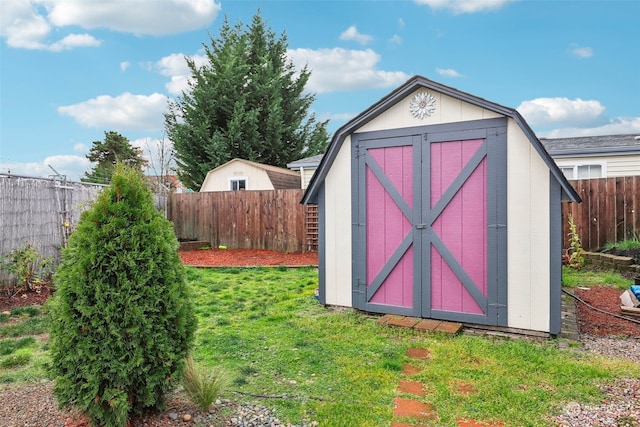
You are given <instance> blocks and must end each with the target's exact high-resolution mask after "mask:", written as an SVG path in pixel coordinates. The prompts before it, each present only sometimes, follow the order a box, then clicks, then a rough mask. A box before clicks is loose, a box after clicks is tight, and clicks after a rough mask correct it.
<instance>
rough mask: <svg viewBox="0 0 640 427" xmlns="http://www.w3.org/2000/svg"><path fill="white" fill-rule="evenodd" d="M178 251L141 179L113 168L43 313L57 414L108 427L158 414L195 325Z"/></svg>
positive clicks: (69, 249) (169, 227) (121, 168)
mask: <svg viewBox="0 0 640 427" xmlns="http://www.w3.org/2000/svg"><path fill="white" fill-rule="evenodd" d="M177 249H178V240H177V239H176V237H175V234H174V232H173V226H172V225H171V223H170V222H169V221H168V220H167V219H165V218H164V216H163V215H162V214H161V213H160V212H158V211H157V210H156V208H155V205H154V202H153V197H152V195H151V193H150V191H149V190H148V189H147V187H146V186H145V183H144V180H143V178H142V176H141V174H140V172H139V171H136V170H135V169H130V168H126V167H124V166H122V165H119V166H117V167H116V170H115V173H114V175H113V176H112V179H111V184H110V185H109V187H107V188H106V189H105V190H103V191H102V192H101V193H100V195H99V197H98V199H97V201H96V202H95V203H94V204H93V205H92V207H91V208H90V209H89V210H87V211H84V212H83V213H82V215H81V217H80V221H79V222H78V225H77V228H76V230H75V231H74V232H73V234H72V235H71V236H70V238H69V244H68V246H67V247H66V248H65V249H63V252H62V262H61V264H60V266H59V267H58V270H57V271H56V275H55V282H56V286H57V288H58V290H57V291H56V293H55V295H54V296H53V298H52V299H51V301H50V303H49V304H47V309H48V310H49V315H50V317H51V321H50V342H49V345H50V352H51V362H52V363H51V366H52V373H53V376H54V378H55V386H54V394H55V396H56V398H57V399H58V402H59V404H60V405H68V404H73V405H75V406H76V407H77V408H78V409H80V410H81V411H82V412H84V413H85V414H86V415H87V416H88V417H89V418H90V420H91V422H92V424H94V425H95V424H99V425H103V426H105V427H123V426H125V425H126V423H127V421H128V418H129V416H130V414H141V413H142V412H144V411H145V410H160V409H163V408H164V405H165V396H166V393H167V392H169V391H170V390H172V389H173V388H174V387H175V385H176V384H177V382H178V381H179V379H180V377H181V375H182V370H183V368H184V358H185V357H186V355H187V354H188V352H189V350H190V349H191V347H192V346H193V338H194V331H195V326H196V323H195V322H196V320H195V314H194V311H193V307H192V303H191V299H190V298H191V296H190V292H189V289H188V287H187V284H186V282H185V272H184V266H183V265H182V263H181V261H180V257H179V255H178V252H177Z"/></svg>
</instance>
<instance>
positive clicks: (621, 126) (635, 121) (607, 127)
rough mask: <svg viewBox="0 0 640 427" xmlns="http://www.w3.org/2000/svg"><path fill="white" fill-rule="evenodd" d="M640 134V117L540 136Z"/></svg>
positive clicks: (556, 131)
mask: <svg viewBox="0 0 640 427" xmlns="http://www.w3.org/2000/svg"><path fill="white" fill-rule="evenodd" d="M631 133H635V134H640V117H617V118H615V119H611V120H609V122H607V123H606V124H603V125H600V126H593V127H585V128H579V127H569V128H561V129H555V130H552V131H548V132H540V134H539V136H541V137H546V138H566V137H578V136H596V135H622V134H631Z"/></svg>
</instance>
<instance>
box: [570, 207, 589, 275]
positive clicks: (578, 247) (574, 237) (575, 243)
mask: <svg viewBox="0 0 640 427" xmlns="http://www.w3.org/2000/svg"><path fill="white" fill-rule="evenodd" d="M584 252H585V250H584V248H583V247H582V241H581V240H580V235H579V234H578V229H577V227H576V224H575V222H573V215H571V214H569V251H568V255H569V259H568V261H567V265H568V266H569V267H571V268H575V269H577V270H579V269H581V268H582V267H583V266H584Z"/></svg>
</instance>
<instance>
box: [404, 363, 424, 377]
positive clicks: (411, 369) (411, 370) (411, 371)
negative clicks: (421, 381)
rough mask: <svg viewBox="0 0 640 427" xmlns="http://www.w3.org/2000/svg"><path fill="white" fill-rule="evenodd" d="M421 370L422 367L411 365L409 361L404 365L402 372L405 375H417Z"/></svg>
mask: <svg viewBox="0 0 640 427" xmlns="http://www.w3.org/2000/svg"><path fill="white" fill-rule="evenodd" d="M420 372H421V371H420V368H416V367H415V366H413V365H409V364H408V363H407V364H405V365H404V366H403V367H402V373H403V374H404V375H416V374H419V373H420Z"/></svg>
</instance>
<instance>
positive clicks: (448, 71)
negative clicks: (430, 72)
mask: <svg viewBox="0 0 640 427" xmlns="http://www.w3.org/2000/svg"><path fill="white" fill-rule="evenodd" d="M436 73H438V74H440V75H441V76H444V77H454V78H458V77H463V75H462V74H460V73H459V72H457V71H456V70H454V69H453V68H436Z"/></svg>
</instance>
